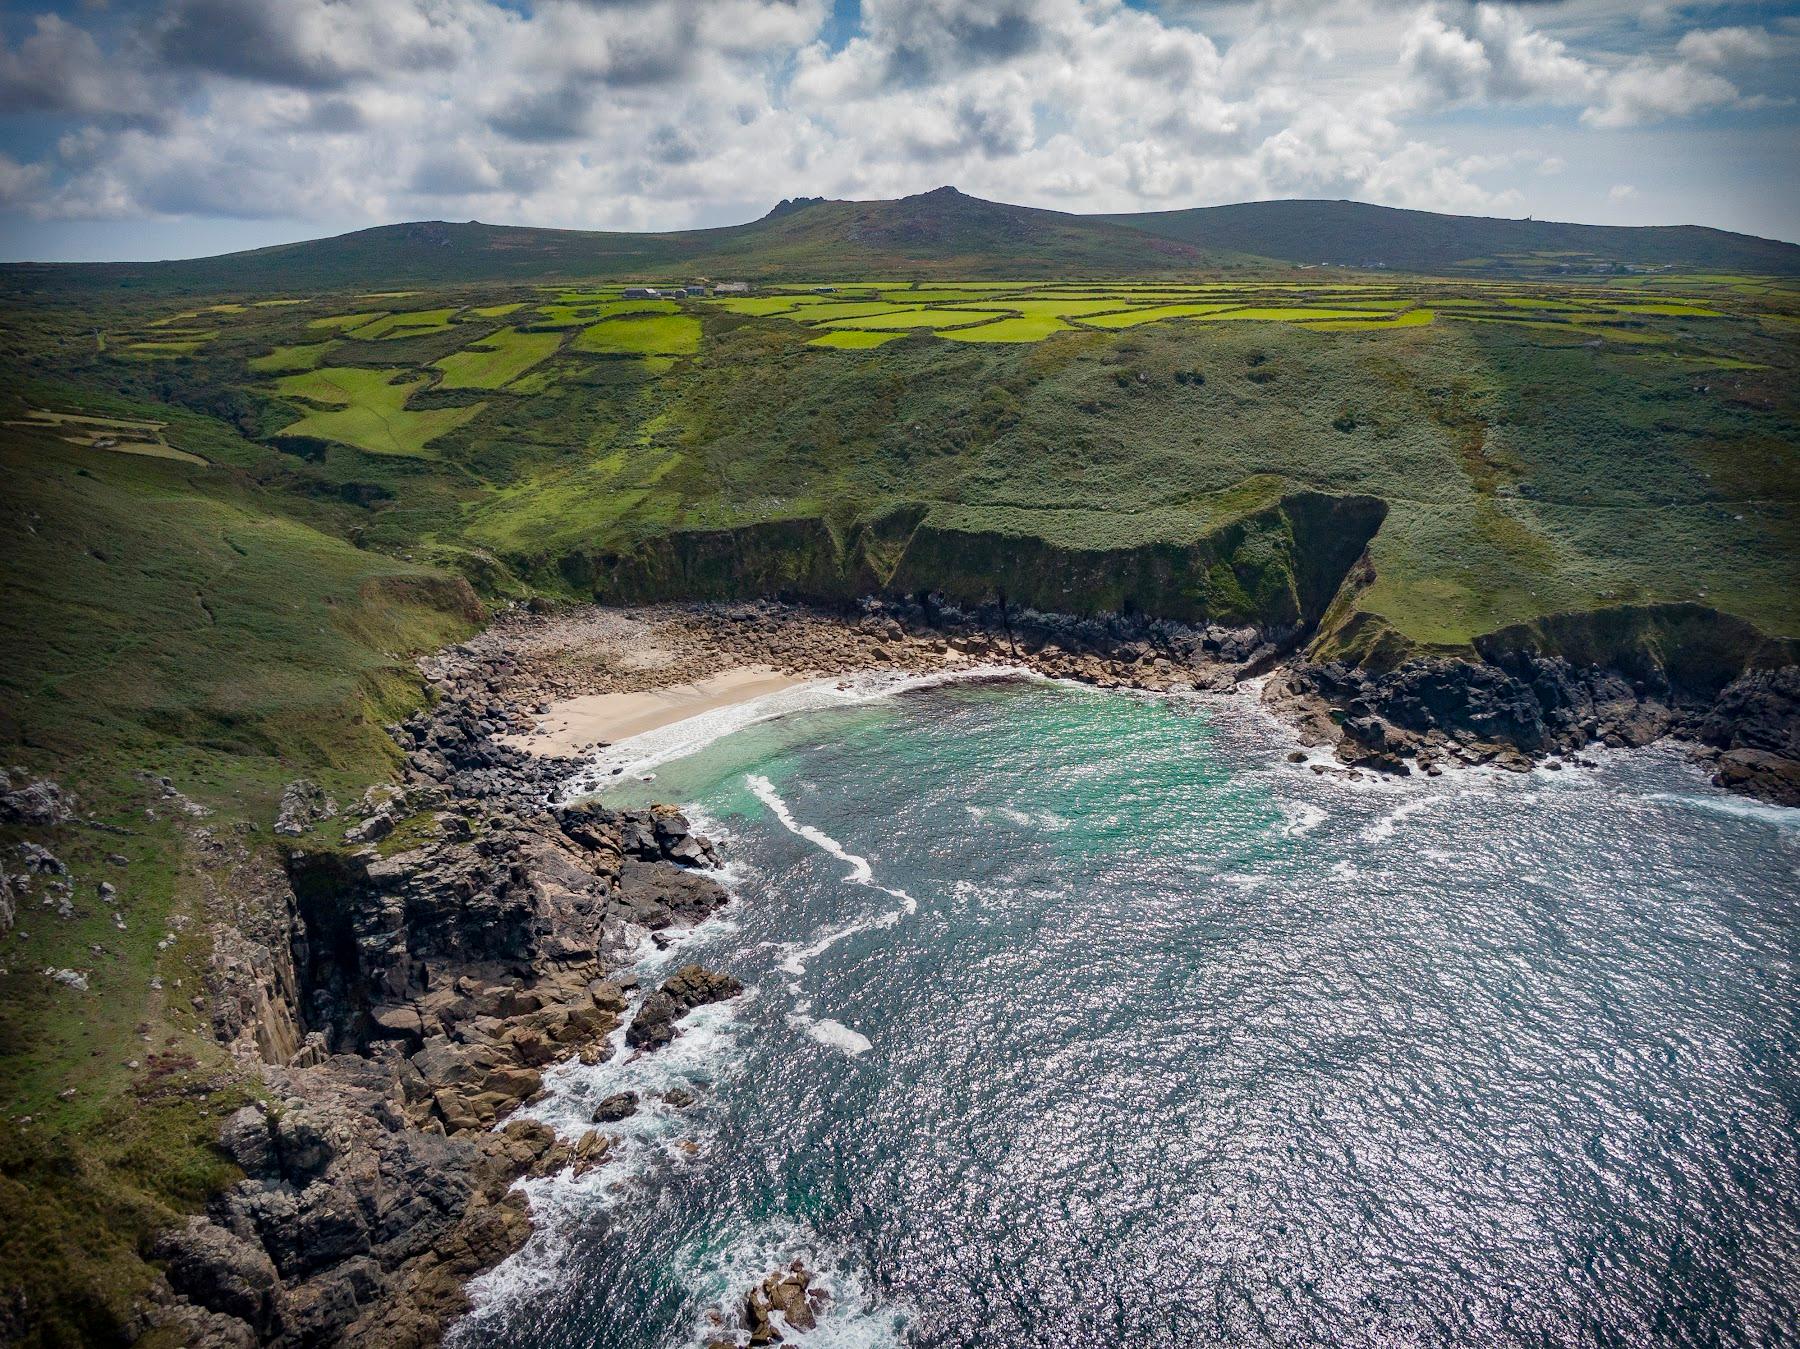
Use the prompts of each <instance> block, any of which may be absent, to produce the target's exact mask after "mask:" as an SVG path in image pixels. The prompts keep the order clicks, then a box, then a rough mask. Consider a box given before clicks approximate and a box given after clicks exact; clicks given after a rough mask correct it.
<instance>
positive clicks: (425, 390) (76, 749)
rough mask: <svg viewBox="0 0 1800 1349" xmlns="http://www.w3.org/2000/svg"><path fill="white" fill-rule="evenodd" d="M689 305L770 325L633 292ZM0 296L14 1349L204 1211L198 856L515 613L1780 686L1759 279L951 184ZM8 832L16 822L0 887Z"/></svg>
mask: <svg viewBox="0 0 1800 1349" xmlns="http://www.w3.org/2000/svg"><path fill="white" fill-rule="evenodd" d="M1318 263H1332V264H1337V265H1331V266H1323V267H1322V266H1317V265H1314V264H1318ZM702 281H709V282H714V283H716V282H721V281H745V282H749V283H751V285H750V288H749V290H748V291H747V292H744V293H713V294H710V295H707V294H701V295H691V296H690V295H686V294H683V295H682V296H680V297H679V298H664V297H661V296H658V297H653V298H643V297H627V295H626V294H625V291H626V289H627V288H628V286H638V287H641V286H681V285H686V284H694V283H698V282H702ZM0 291H3V292H4V293H5V294H6V295H7V297H8V298H7V304H6V310H5V314H4V318H0V341H3V342H4V344H5V354H6V357H7V361H6V373H5V375H4V376H3V377H0V421H3V422H4V423H5V431H4V434H3V435H0V456H3V457H4V476H3V479H0V481H3V482H4V489H3V505H4V519H5V528H6V530H7V549H6V563H5V566H6V594H7V603H6V605H5V609H4V617H3V619H0V621H3V622H4V624H5V645H6V649H7V651H8V652H9V659H8V660H7V661H6V662H5V664H4V666H3V667H0V687H3V688H4V694H3V697H0V739H3V740H4V742H5V750H4V754H3V755H0V764H4V765H5V766H7V767H8V768H9V769H10V768H11V767H13V766H15V765H16V766H17V767H18V768H19V769H22V770H24V774H25V776H27V777H35V776H37V775H50V776H53V777H54V778H55V780H56V781H57V782H59V783H60V784H62V785H63V787H64V788H66V789H67V790H68V791H70V792H72V793H73V794H74V795H75V797H76V798H77V800H78V802H79V815H80V817H81V818H82V819H83V820H84V821H85V822H86V823H85V824H81V825H71V826H66V827H64V828H61V829H59V830H57V831H56V847H57V853H58V856H59V858H60V860H61V861H62V862H63V863H64V864H66V865H67V867H68V869H69V872H70V875H71V876H72V878H73V880H72V881H71V882H70V884H71V885H72V886H73V887H74V890H75V893H74V895H73V896H72V900H73V902H72V903H71V904H70V905H69V912H68V914H67V916H63V915H62V914H61V913H60V912H59V909H58V906H57V903H56V902H55V896H53V895H51V894H50V892H49V891H48V890H46V889H45V888H44V886H43V885H42V884H41V883H39V882H37V881H33V882H31V884H30V886H28V887H27V888H26V889H25V891H24V893H23V894H22V895H21V897H20V899H19V902H18V911H17V915H16V920H15V921H14V922H13V923H12V924H11V930H10V931H8V932H5V933H4V934H0V966H3V967H4V968H3V969H0V1200H3V1202H4V1206H5V1209H6V1211H7V1212H8V1213H9V1214H14V1215H17V1217H16V1218H15V1220H14V1221H12V1222H10V1223H9V1224H8V1225H7V1229H6V1230H5V1232H4V1233H0V1269H3V1276H0V1287H6V1288H13V1289H17V1290H19V1291H18V1292H17V1293H16V1294H15V1295H14V1301H13V1303H12V1305H9V1306H6V1307H0V1327H4V1328H5V1329H7V1330H9V1331H16V1332H17V1333H19V1334H20V1335H22V1336H23V1335H29V1336H32V1337H34V1338H36V1339H38V1340H40V1341H42V1342H46V1343H83V1342H105V1341H107V1340H109V1339H114V1338H117V1337H118V1336H119V1335H121V1334H122V1333H123V1328H124V1327H127V1326H128V1325H130V1324H131V1319H130V1318H131V1309H132V1306H133V1303H134V1299H136V1298H137V1297H138V1296H139V1295H140V1294H141V1293H142V1291H143V1290H144V1289H145V1288H147V1287H148V1286H149V1284H150V1282H151V1281H152V1280H153V1279H154V1277H155V1271H154V1268H153V1266H152V1265H151V1264H149V1263H147V1262H146V1261H145V1260H144V1258H143V1255H144V1252H145V1251H146V1250H147V1249H148V1245H147V1243H148V1241H149V1237H150V1234H151V1233H153V1232H154V1231H155V1230H156V1229H157V1228H158V1227H159V1226H162V1225H164V1224H166V1223H168V1222H169V1221H170V1220H171V1219H172V1217H173V1216H174V1215H177V1214H179V1213H182V1212H186V1211H192V1210H194V1209H196V1208H197V1207H198V1206H199V1205H200V1204H201V1203H202V1202H203V1201H204V1198H205V1196H206V1195H207V1194H208V1193H210V1192H211V1191H213V1190H214V1189H216V1188H217V1187H219V1186H220V1185H222V1184H225V1183H227V1182H228V1181H229V1180H231V1179H233V1178H234V1174H235V1173H234V1168H233V1167H232V1165H231V1164H230V1163H229V1162H228V1161H226V1160H225V1159H224V1158H223V1157H222V1156H221V1155H220V1154H219V1153H218V1152H217V1151H216V1150H215V1148H214V1147H213V1146H212V1140H213V1137H214V1133H215V1131H216V1128H217V1124H218V1120H219V1118H220V1117H221V1115H222V1114H223V1113H225V1112H227V1111H229V1109H230V1108H231V1107H232V1106H233V1105H234V1104H236V1103H238V1102H240V1101H242V1100H244V1099H247V1098H248V1097H249V1096H250V1095H252V1094H254V1093H255V1092H256V1091H257V1090H258V1087H257V1086H256V1084H254V1083H252V1082H250V1081H248V1080H246V1079H245V1077H244V1076H243V1075H242V1074H241V1073H240V1072H239V1071H238V1070H237V1069H235V1068H234V1067H233V1066H232V1065H231V1064H230V1063H228V1062H227V1061H226V1060H225V1058H224V1057H223V1055H222V1054H221V1052H220V1051H219V1049H218V1048H217V1046H216V1045H215V1044H214V1042H213V1039H212V1036H211V1033H210V1026H209V1024H208V1023H207V1021H206V1018H205V1017H204V1016H203V1014H202V1013H201V1011H200V1010H199V1008H198V1007H197V1006H196V1003H195V1000H194V999H193V998H192V997H191V993H192V990H193V989H194V988H195V987H196V985H197V984H198V982H199V981H200V980H201V978H202V977H203V972H204V970H205V968H206V966H207V962H208V960H209V959H210V958H211V952H212V937H211V936H210V935H209V933H208V931H207V929H206V926H205V923H204V921H202V915H203V910H202V907H201V897H202V896H203V895H204V894H205V893H207V892H208V888H209V887H212V888H213V889H215V890H216V889H217V887H218V886H219V885H220V884H221V882H220V880H219V878H218V877H216V876H214V875H213V874H211V873H210V872H209V870H208V866H209V863H208V860H207V859H208V854H207V850H206V847H205V846H204V840H200V839H197V830H199V829H201V828H204V829H205V830H207V831H211V832H212V833H213V834H216V835H227V834H230V835H232V836H233V837H236V838H240V839H243V840H247V841H248V842H247V846H250V847H252V848H272V845H271V844H269V843H268V842H267V841H266V840H267V829H268V826H269V822H270V820H271V819H272V818H273V816H274V812H275V805H276V801H277V798H278V796H279V795H280V793H281V791H282V788H283V786H284V785H285V784H286V783H287V782H288V781H289V780H291V779H293V778H295V777H297V776H302V775H305V776H309V777H312V778H314V779H316V780H318V781H319V782H320V783H321V784H323V785H324V786H325V787H326V788H327V789H328V790H330V791H332V792H333V793H335V794H336V795H338V796H339V797H340V798H346V799H353V798H354V797H355V796H356V795H357V794H359V793H360V792H361V791H362V790H363V788H364V787H365V786H367V785H369V784H371V783H374V782H378V781H381V780H383V779H384V778H386V777H388V776H389V775H391V774H392V773H393V772H394V770H395V767H396V765H397V763H398V750H397V749H396V747H395V745H394V744H393V742H392V741H391V740H390V739H389V738H388V736H387V735H386V733H385V732H384V731H383V729H382V728H383V726H384V724H385V723H388V722H391V721H393V720H395V719H397V718H398V717H399V716H401V715H403V714H404V713H405V712H407V711H409V710H411V709H412V708H415V707H417V706H419V705H420V704H421V702H422V701H423V698H424V693H423V690H422V688H421V685H420V682H419V679H418V676H417V673H416V671H415V669H414V666H413V658H414V656H415V655H416V654H417V653H419V652H421V651H426V650H429V649H432V648H434V647H437V646H440V645H443V644H445V643H447V642H451V641H455V640H458V639H460V638H461V637H464V636H466V635H468V634H470V633H472V632H473V631H475V630H476V628H477V627H478V626H479V624H480V623H481V621H482V618H483V614H484V611H486V610H489V609H491V608H492V607H493V606H495V605H497V604H501V603H504V602H507V601H535V602H538V603H540V604H541V603H557V602H590V601H593V600H600V601H615V602H633V601H643V600H658V599H674V598H714V599H728V598H736V597H742V596H746V595H752V594H762V593H773V592H781V593H788V594H793V595H799V596H805V597H810V598H815V599H820V600H826V601H830V600H850V599H853V598H855V597H857V596H859V595H863V594H867V593H871V592H877V591H884V590H885V591H890V592H895V593H913V592H917V591H923V590H935V591H938V592H941V593H942V594H944V595H946V596H948V597H949V598H951V599H952V600H955V601H958V602H961V603H964V604H968V605H979V604H985V603H990V602H993V601H995V600H1003V601H1004V602H1006V603H1007V604H1010V605H1012V606H1014V607H1017V606H1021V605H1022V606H1031V607H1035V608H1038V609H1042V610H1047V611H1065V612H1075V613H1109V612H1126V613H1130V612H1138V613H1145V614H1152V615H1157V616H1163V617H1168V618H1173V619H1181V620H1189V621H1217V622H1224V623H1230V624H1243V623H1253V624H1258V625H1261V626H1264V627H1267V628H1271V629H1282V630H1293V631H1295V632H1297V633H1298V634H1299V637H1300V638H1301V639H1302V640H1304V641H1305V642H1306V643H1307V648H1308V650H1309V652H1310V653H1311V654H1312V655H1313V656H1314V657H1315V658H1318V659H1324V658H1327V657H1344V658H1348V659H1350V660H1352V661H1356V662H1360V663H1362V664H1363V665H1364V666H1365V667H1367V668H1371V669H1377V670H1383V669H1390V668H1393V667H1394V666H1396V665H1398V664H1399V663H1400V662H1402V661H1403V660H1405V659H1407V658H1409V657H1411V656H1414V655H1433V656H1443V655H1458V654H1469V655H1473V654H1474V653H1475V652H1476V651H1478V650H1479V651H1483V652H1487V651H1490V650H1493V649H1495V648H1496V647H1497V646H1498V647H1505V646H1508V645H1509V644H1510V645H1518V644H1534V645H1536V646H1538V647H1541V648H1544V649H1549V650H1558V649H1561V650H1566V651H1568V652H1569V653H1570V654H1576V653H1580V654H1581V655H1582V656H1583V657H1584V658H1586V659H1597V660H1600V661H1602V662H1604V661H1608V660H1613V659H1620V660H1624V659H1625V658H1626V657H1630V658H1633V659H1635V658H1637V657H1638V656H1641V655H1642V654H1643V652H1642V648H1643V647H1644V645H1645V644H1648V645H1649V646H1650V647H1652V648H1655V649H1656V650H1655V654H1656V655H1657V656H1658V657H1659V658H1662V659H1666V660H1670V661H1674V660H1678V659H1679V658H1680V656H1681V652H1680V651H1679V650H1677V649H1676V648H1677V646H1678V645H1679V644H1680V642H1681V641H1683V640H1686V639H1684V638H1682V637H1681V635H1680V634H1681V633H1683V632H1689V631H1693V630H1696V627H1695V625H1696V624H1697V625H1698V630H1703V632H1704V634H1705V636H1704V638H1703V639H1701V640H1703V641H1704V642H1706V643H1711V644H1712V645H1713V646H1714V647H1724V648H1726V650H1724V652H1723V655H1722V656H1721V657H1720V658H1721V659H1723V660H1725V661H1726V663H1728V664H1732V663H1735V665H1734V668H1741V667H1742V666H1743V664H1744V663H1745V662H1747V661H1756V662H1760V663H1782V662H1783V661H1786V662H1791V661H1792V659H1793V654H1792V653H1793V650H1794V647H1793V643H1795V642H1796V641H1800V607H1797V606H1796V604H1795V601H1794V596H1795V594H1796V593H1800V518H1797V513H1800V381H1797V380H1796V368H1797V366H1800V345H1797V338H1800V248H1796V247H1794V246H1792V245H1787V244H1777V243H1771V242H1769V241H1761V240H1747V239H1744V238H1743V237H1742V236H1731V235H1725V234H1722V233H1720V232H1718V231H1704V230H1686V229H1670V230H1644V231H1637V230H1632V231H1621V230H1599V229H1595V228H1594V227H1584V226H1562V225H1549V224H1541V223H1540V222H1494V221H1463V220H1460V218H1457V217H1443V216H1427V215H1424V214H1423V213H1414V212H1388V211H1383V210H1382V209H1381V208H1370V207H1358V206H1354V204H1350V203H1262V204H1258V205H1256V206H1247V207H1228V208H1216V210H1214V211H1211V212H1208V211H1195V212H1181V213H1160V214H1157V215H1154V216H1131V217H1126V216H1115V217H1110V218H1106V219H1101V218H1093V217H1074V216H1065V215H1060V214H1058V213H1054V212H1039V211H1027V210H1023V209H1022V208H1015V207H1008V206H1004V205H1001V204H998V203H987V202H979V201H976V200H975V199H972V198H968V197H964V196H962V195H961V194H958V193H954V192H952V191H950V190H948V189H943V190H940V191H939V192H936V193H927V194H923V195H921V196H919V197H914V198H907V199H905V200H903V201H900V202H893V203H843V202H820V201H812V202H805V201H802V202H797V203H784V204H783V206H782V207H780V208H777V210H776V211H774V212H772V213H771V214H770V215H769V216H768V217H766V218H765V219H764V220H762V221H758V222H753V223H752V224H750V225H745V226H738V227H732V228H731V229H727V230H713V231H694V232H689V233H685V234H679V235H649V236H630V235H601V234H586V233H580V232H574V231H544V230H507V229H504V228H501V227H493V226H481V225H473V224H471V225H466V226H452V225H443V224H415V225H404V226H393V227H388V228H385V229H381V230H372V231H364V232H362V233H360V234H356V235H350V236H345V237H344V238H342V239H337V240H325V241H320V242H317V243H313V244H303V245H292V246H287V247H284V248H279V249H267V250H259V251H258V252H256V253H253V254H248V255H239V256H236V257H233V258H229V259H209V260H202V261H199V262H192V263H169V264H129V265H126V264H120V265H106V266H100V265H95V266H78V267H59V268H52V267H39V266H20V267H9V268H5V269H0ZM1359 554H1361V555H1363V558H1364V561H1363V562H1362V563H1361V564H1360V565H1358V566H1356V567H1351V566H1350V565H1349V564H1350V563H1351V562H1353V561H1355V560H1356V559H1357V558H1358V555H1359ZM1620 613H1624V614H1630V615H1633V616H1634V618H1633V620H1632V622H1631V623H1629V624H1626V625H1625V626H1626V628H1627V629H1628V632H1627V633H1626V634H1625V635H1624V636H1620V635H1619V625H1618V624H1616V623H1609V622H1607V621H1604V620H1603V619H1594V618H1592V617H1591V616H1593V615H1607V614H1614V615H1616V614H1620ZM1677 618H1679V620H1680V622H1679V623H1678V622H1677V621H1676V620H1677ZM1681 624H1687V626H1686V627H1682V626H1681ZM1620 642H1624V643H1627V644H1629V645H1631V646H1632V648H1633V649H1632V650H1631V651H1624V650H1619V649H1614V648H1613V647H1609V645H1608V644H1609V643H1615V644H1617V643H1620ZM1627 663H1628V662H1627ZM164 779H166V780H167V781H166V783H165V782H164V781H163V780H164ZM147 806H148V807H149V808H150V812H151V813H150V814H148V815H147V814H146V807H147ZM200 812H205V814H204V815H202V814H201V813H200ZM45 837H46V835H45V833H44V831H43V830H42V829H39V828H36V827H34V826H32V825H31V824H30V823H29V822H25V821H14V822H10V823H4V824H0V841H3V842H4V843H5V845H6V852H5V854H4V856H5V866H6V867H7V869H8V871H9V872H10V871H12V870H15V869H16V867H17V862H16V860H15V859H16V858H17V856H18V854H17V853H16V851H15V850H14V847H13V845H15V844H18V843H21V842H26V841H31V840H38V841H42V840H43V839H44V838H45ZM119 858H122V859H123V861H122V862H121V861H115V860H109V859H119ZM109 878H110V880H111V881H113V882H117V887H118V890H119V892H120V893H119V897H118V902H117V903H116V904H112V905H100V904H96V903H94V902H92V899H91V896H92V894H93V892H94V888H95V886H96V884H97V882H98V881H100V880H105V879H109ZM3 889H4V887H3V886H0V890H3ZM52 970H60V971H81V972H83V978H84V980H85V981H86V982H87V983H88V984H89V986H90V988H91V990H92V992H84V991H81V990H78V989H76V988H74V987H71V986H70V985H68V984H67V983H64V982H59V981H57V980H54V979H50V978H47V977H46V974H45V972H46V971H52Z"/></svg>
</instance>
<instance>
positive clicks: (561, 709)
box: [501, 665, 805, 755]
mask: <svg viewBox="0 0 1800 1349" xmlns="http://www.w3.org/2000/svg"><path fill="white" fill-rule="evenodd" d="M803 682H805V677H804V676H801V675H793V674H783V673H781V671H779V670H777V669H775V668H773V667H772V666H768V665H742V666H739V667H737V668H736V669H732V670H725V671H723V672H722V673H719V674H715V675H708V676H706V677H705V678H704V679H697V680H695V681H694V682H692V683H690V684H673V685H670V686H669V687H668V688H661V689H649V690H645V691H643V692H640V693H590V694H585V695H583V696H581V697H577V698H564V699H561V700H559V701H557V702H553V703H551V704H550V710H549V711H548V712H546V713H544V714H543V715H542V716H541V717H539V718H538V729H537V730H536V731H535V732H533V733H532V734H530V735H511V736H503V737H501V739H502V740H504V741H505V743H507V744H509V745H512V746H513V747H514V748H516V749H522V750H526V751H528V752H530V753H532V754H558V755H570V754H575V753H578V752H579V751H582V750H585V749H587V748H588V747H589V746H590V745H592V744H594V742H596V741H601V740H604V741H606V742H607V743H608V744H617V743H618V742H619V741H621V740H626V739H629V738H630V737H631V736H634V735H642V734H643V733H644V732H645V731H654V730H656V729H657V728H658V727H659V726H667V725H669V724H671V723H672V722H677V721H684V720H686V719H687V718H688V717H694V716H698V715H699V714H700V713H702V712H711V711H712V710H713V709H715V708H720V707H730V706H731V705H732V704H733V703H743V702H748V701H749V700H750V699H752V698H760V697H762V696H763V695H764V694H766V693H776V692H779V691H780V690H782V689H785V688H789V687H791V686H793V685H795V684H799V683H803Z"/></svg>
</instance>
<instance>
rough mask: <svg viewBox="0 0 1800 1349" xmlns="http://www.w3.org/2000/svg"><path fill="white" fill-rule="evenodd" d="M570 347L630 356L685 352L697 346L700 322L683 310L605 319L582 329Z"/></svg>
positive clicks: (698, 343) (692, 350)
mask: <svg viewBox="0 0 1800 1349" xmlns="http://www.w3.org/2000/svg"><path fill="white" fill-rule="evenodd" d="M574 349H575V350H576V351H591V352H600V353H608V354H618V355H630V356H687V355H690V354H692V353H693V352H695V351H698V350H699V349H700V324H699V321H698V320H696V319H692V318H689V317H687V316H686V315H684V314H667V315H664V314H658V315H655V316H653V317H647V318H615V319H607V320H605V321H603V322H600V323H596V324H594V325H593V326H592V327H591V328H584V329H582V331H581V334H580V335H579V336H578V337H577V338H576V339H575V342H574Z"/></svg>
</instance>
